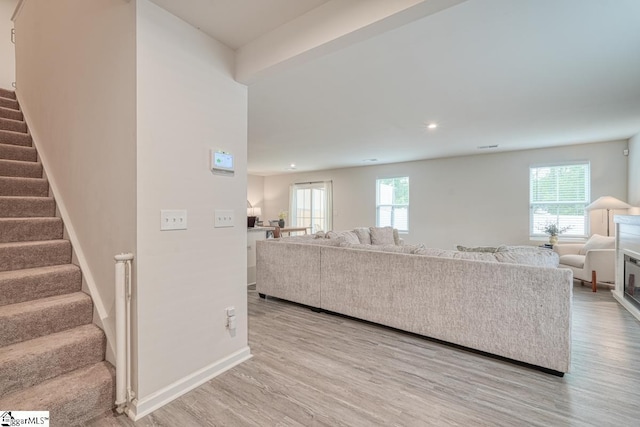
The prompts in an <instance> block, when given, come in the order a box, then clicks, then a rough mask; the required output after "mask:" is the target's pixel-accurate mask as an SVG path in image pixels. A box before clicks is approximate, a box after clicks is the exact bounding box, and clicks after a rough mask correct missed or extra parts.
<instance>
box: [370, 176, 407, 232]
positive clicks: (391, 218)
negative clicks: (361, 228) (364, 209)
mask: <svg viewBox="0 0 640 427" xmlns="http://www.w3.org/2000/svg"><path fill="white" fill-rule="evenodd" d="M376 225H377V226H378V227H388V226H391V227H393V228H397V229H398V231H409V177H408V176H404V177H400V178H384V179H378V180H376Z"/></svg>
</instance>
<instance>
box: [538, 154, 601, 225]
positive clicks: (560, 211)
mask: <svg viewBox="0 0 640 427" xmlns="http://www.w3.org/2000/svg"><path fill="white" fill-rule="evenodd" d="M529 189H530V198H529V202H530V205H529V208H530V220H529V233H530V235H531V236H546V234H545V233H544V231H543V230H544V228H545V226H546V225H548V224H556V225H557V226H558V228H559V229H563V228H567V230H566V231H564V232H563V233H562V235H563V236H571V237H587V235H588V225H589V222H588V218H589V217H588V215H587V211H585V207H586V206H587V205H588V204H589V199H590V192H591V181H590V171H589V163H573V164H564V165H550V166H535V167H530V168H529Z"/></svg>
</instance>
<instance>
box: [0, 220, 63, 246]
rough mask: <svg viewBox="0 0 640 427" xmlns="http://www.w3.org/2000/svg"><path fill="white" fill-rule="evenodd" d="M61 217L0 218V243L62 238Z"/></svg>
mask: <svg viewBox="0 0 640 427" xmlns="http://www.w3.org/2000/svg"><path fill="white" fill-rule="evenodd" d="M62 232H63V226H62V219H60V218H56V217H49V218H0V243H9V242H32V241H37V240H57V239H62Z"/></svg>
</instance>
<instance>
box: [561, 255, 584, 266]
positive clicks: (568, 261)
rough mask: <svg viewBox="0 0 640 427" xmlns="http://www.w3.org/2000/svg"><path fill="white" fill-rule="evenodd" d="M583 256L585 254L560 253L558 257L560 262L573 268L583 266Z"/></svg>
mask: <svg viewBox="0 0 640 427" xmlns="http://www.w3.org/2000/svg"><path fill="white" fill-rule="evenodd" d="M585 258H586V256H585V255H578V254H568V255H562V256H561V257H560V264H562V265H567V266H569V267H574V268H583V267H584V260H585Z"/></svg>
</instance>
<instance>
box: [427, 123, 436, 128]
mask: <svg viewBox="0 0 640 427" xmlns="http://www.w3.org/2000/svg"><path fill="white" fill-rule="evenodd" d="M437 127H438V124H437V123H429V124H428V125H427V129H435V128H437Z"/></svg>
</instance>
